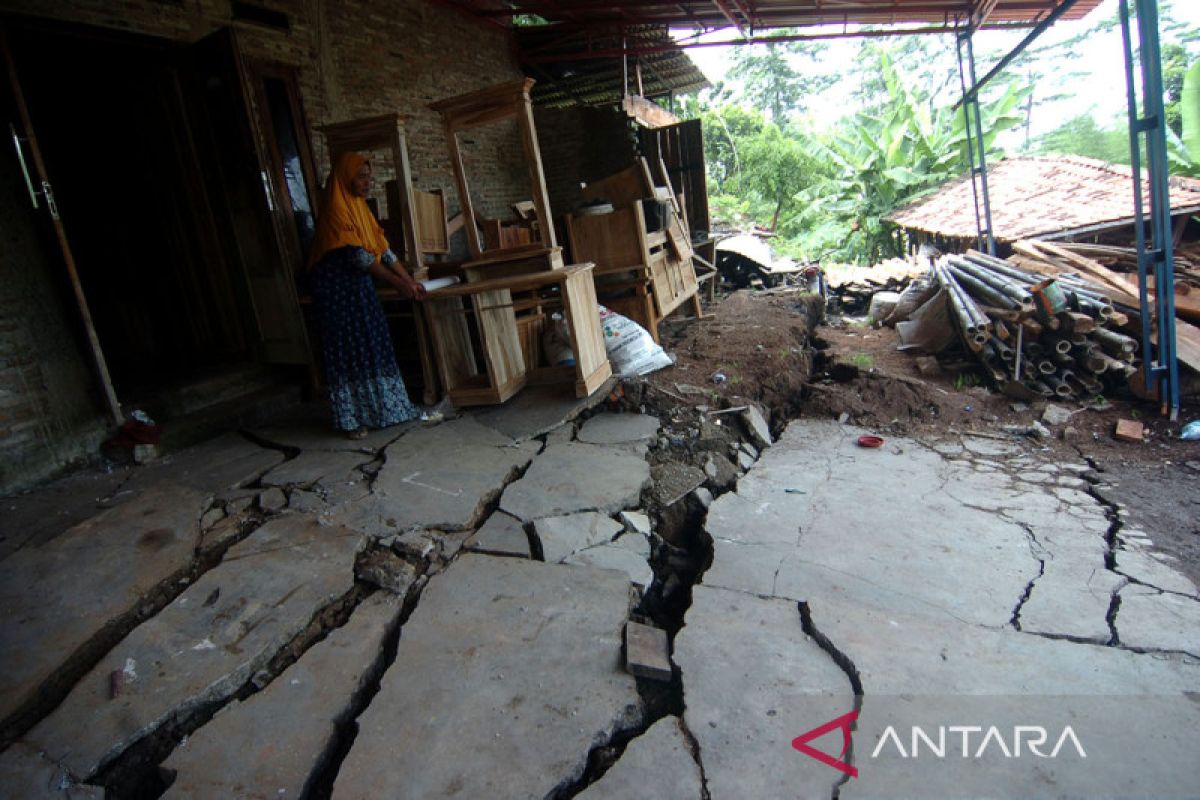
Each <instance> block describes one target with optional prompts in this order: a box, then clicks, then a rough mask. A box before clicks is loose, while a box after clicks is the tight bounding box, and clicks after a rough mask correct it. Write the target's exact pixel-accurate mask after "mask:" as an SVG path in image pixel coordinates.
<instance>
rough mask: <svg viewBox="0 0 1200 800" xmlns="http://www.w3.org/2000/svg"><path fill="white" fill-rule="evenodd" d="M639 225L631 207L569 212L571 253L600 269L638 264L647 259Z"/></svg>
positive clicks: (627, 267) (625, 267)
mask: <svg viewBox="0 0 1200 800" xmlns="http://www.w3.org/2000/svg"><path fill="white" fill-rule="evenodd" d="M637 225H638V217H637V215H636V214H635V213H634V210H633V208H632V207H625V208H620V209H617V210H616V211H613V212H612V213H611V214H584V215H579V216H576V215H573V214H568V215H567V236H568V238H569V239H570V242H571V256H572V258H573V259H574V260H576V261H591V262H593V263H594V264H595V265H596V271H597V272H603V271H606V270H617V269H629V268H630V267H637V266H639V265H641V264H643V263H644V261H643V254H642V249H641V243H640V241H639V237H638V229H637Z"/></svg>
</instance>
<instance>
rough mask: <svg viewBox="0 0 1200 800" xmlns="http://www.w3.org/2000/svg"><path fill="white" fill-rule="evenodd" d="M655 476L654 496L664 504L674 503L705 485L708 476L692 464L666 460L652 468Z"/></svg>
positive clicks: (652, 474) (653, 476) (651, 471)
mask: <svg viewBox="0 0 1200 800" xmlns="http://www.w3.org/2000/svg"><path fill="white" fill-rule="evenodd" d="M650 474H651V477H652V478H653V485H652V491H653V492H654V498H655V499H656V500H658V502H659V503H661V504H662V505H664V506H670V505H674V504H675V503H678V502H679V501H680V500H682V499H683V498H685V497H687V496H688V494H689V493H690V492H691V491H692V490H693V489H695V488H696V487H697V486H701V485H703V483H704V481H705V480H706V479H707V477H708V476H706V475H705V474H704V471H703V470H701V469H697V468H696V467H693V466H692V465H691V464H681V463H679V462H677V461H664V462H663V463H661V464H655V465H654V466H653V467H652V468H651V470H650Z"/></svg>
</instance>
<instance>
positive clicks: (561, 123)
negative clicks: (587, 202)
mask: <svg viewBox="0 0 1200 800" xmlns="http://www.w3.org/2000/svg"><path fill="white" fill-rule="evenodd" d="M533 119H534V124H535V125H536V126H537V132H538V144H539V146H540V147H541V150H542V168H543V169H544V170H545V172H546V189H547V191H548V192H549V193H550V208H551V209H553V211H554V213H555V215H556V216H561V215H563V214H566V213H568V212H570V211H574V210H575V208H576V207H578V206H579V204H580V203H582V202H583V195H582V194H581V193H580V191H579V184H580V182H585V183H586V182H589V181H595V180H599V179H600V178H606V177H608V176H609V175H612V174H613V173H615V172H620V171H621V170H623V169H625V168H626V167H628V166H629V165H631V164H632V163H633V160H634V158H635V157H636V155H637V137H636V134H635V133H634V132H633V129H632V128H631V127H630V125H631V123H630V120H629V118H628V117H627V116H625V114H624V113H623V112H622V111H621V109H620V108H618V107H616V106H610V107H601V108H538V109H534V114H533Z"/></svg>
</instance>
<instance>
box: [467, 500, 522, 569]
mask: <svg viewBox="0 0 1200 800" xmlns="http://www.w3.org/2000/svg"><path fill="white" fill-rule="evenodd" d="M466 548H467V549H468V550H474V551H475V552H477V553H489V554H491V555H496V556H517V557H518V558H529V555H530V554H529V537H528V536H527V535H526V534H525V527H524V526H523V525H522V524H521V520H519V519H517V518H516V517H514V516H512V515H511V514H505V513H504V512H503V511H497V512H496V513H494V514H492V515H491V516H490V517H488V518H487V522H485V523H483V527H482V528H480V529H479V530H478V531H476V532H475V534H474V535H473V536H471V538H470V539H468V540H467V544H466Z"/></svg>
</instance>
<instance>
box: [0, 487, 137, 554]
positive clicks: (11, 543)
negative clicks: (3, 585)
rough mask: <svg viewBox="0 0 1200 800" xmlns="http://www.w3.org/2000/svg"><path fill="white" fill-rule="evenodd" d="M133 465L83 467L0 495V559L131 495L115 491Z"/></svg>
mask: <svg viewBox="0 0 1200 800" xmlns="http://www.w3.org/2000/svg"><path fill="white" fill-rule="evenodd" d="M135 469H136V467H117V468H115V469H112V470H111V471H109V472H104V471H103V470H101V469H99V468H96V469H89V470H83V471H80V472H76V473H74V474H72V475H66V476H64V477H62V478H59V479H58V480H56V481H53V482H51V483H48V484H46V485H44V486H39V487H37V488H36V489H34V490H33V491H30V492H24V493H22V494H14V495H10V496H8V497H5V498H3V499H0V512H2V513H0V560H3V559H5V558H8V557H9V556H10V555H12V554H13V553H14V552H16V551H17V550H19V549H20V548H22V547H24V546H26V545H37V544H42V543H44V542H48V541H50V540H51V539H53V538H54V537H55V536H58V535H59V534H60V533H62V532H63V531H65V530H67V529H68V528H70V527H72V526H74V525H78V524H79V523H80V522H83V521H84V520H85V519H88V518H90V517H94V516H96V515H97V514H99V513H100V512H101V511H102V510H103V509H104V508H107V507H110V506H111V505H113V504H115V503H116V502H124V501H125V500H128V499H129V498H131V497H133V493H132V492H130V493H126V494H122V495H120V496H117V495H118V493H119V491H120V489H121V485H122V484H124V483H125V481H126V480H127V479H128V478H129V475H130V473H131V472H133V470H135Z"/></svg>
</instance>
